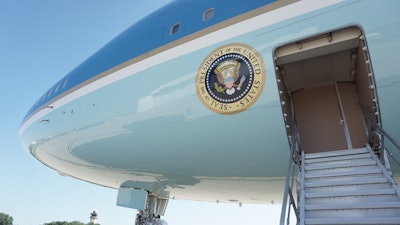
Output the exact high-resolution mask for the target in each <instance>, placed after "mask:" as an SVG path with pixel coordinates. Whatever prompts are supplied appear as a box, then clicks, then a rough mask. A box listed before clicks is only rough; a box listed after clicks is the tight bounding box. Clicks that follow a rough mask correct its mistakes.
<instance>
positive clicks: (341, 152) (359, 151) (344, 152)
mask: <svg viewBox="0 0 400 225" xmlns="http://www.w3.org/2000/svg"><path fill="white" fill-rule="evenodd" d="M367 152H368V150H367V149H366V148H358V149H352V150H337V151H328V152H317V153H307V154H306V155H305V159H306V160H308V159H315V158H326V157H335V156H346V155H357V154H362V153H367Z"/></svg>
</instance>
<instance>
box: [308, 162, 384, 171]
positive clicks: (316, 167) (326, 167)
mask: <svg viewBox="0 0 400 225" xmlns="http://www.w3.org/2000/svg"><path fill="white" fill-rule="evenodd" d="M363 166H375V168H376V162H375V161H373V160H367V161H364V160H363V161H356V162H352V163H336V164H325V165H307V166H305V170H306V172H311V171H312V170H330V169H342V168H354V167H363Z"/></svg>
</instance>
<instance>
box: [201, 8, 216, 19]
mask: <svg viewBox="0 0 400 225" xmlns="http://www.w3.org/2000/svg"><path fill="white" fill-rule="evenodd" d="M213 17H214V8H210V9H207V10H205V11H204V13H203V21H206V20H209V19H211V18H213Z"/></svg>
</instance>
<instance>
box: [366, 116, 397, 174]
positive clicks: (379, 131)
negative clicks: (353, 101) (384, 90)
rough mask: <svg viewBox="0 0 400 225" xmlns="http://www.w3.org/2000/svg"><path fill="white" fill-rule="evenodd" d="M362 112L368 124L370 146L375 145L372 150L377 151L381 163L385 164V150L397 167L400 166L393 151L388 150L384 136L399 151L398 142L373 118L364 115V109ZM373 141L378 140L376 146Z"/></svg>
mask: <svg viewBox="0 0 400 225" xmlns="http://www.w3.org/2000/svg"><path fill="white" fill-rule="evenodd" d="M362 111H363V113H364V117H365V118H366V122H367V125H368V130H367V132H368V139H369V142H370V144H371V147H376V148H375V149H374V150H375V151H378V153H379V154H378V155H379V157H380V160H381V161H382V163H383V164H384V165H385V159H384V155H385V151H386V152H387V153H388V155H389V156H390V157H391V158H392V159H393V161H394V162H395V163H396V164H397V166H398V167H400V161H399V160H398V159H396V157H395V156H394V154H393V152H392V151H390V150H389V149H388V148H387V147H386V145H385V137H386V138H387V139H388V140H389V141H390V142H391V143H392V144H393V145H394V146H395V147H396V148H397V150H398V151H400V143H399V142H398V141H396V139H394V138H393V137H392V136H391V135H390V134H389V133H388V132H387V131H386V130H385V129H383V127H382V126H381V125H380V124H378V123H377V122H376V121H375V120H374V119H372V118H371V117H370V116H368V115H366V113H365V111H364V110H362ZM376 139H377V140H376ZM374 141H378V142H379V143H375V144H377V145H378V146H374Z"/></svg>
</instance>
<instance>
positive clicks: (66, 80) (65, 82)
mask: <svg viewBox="0 0 400 225" xmlns="http://www.w3.org/2000/svg"><path fill="white" fill-rule="evenodd" d="M67 83H68V79H65V80H64V83H63V85H62V87H61V88H62V89H64V88H65V86H66V85H67Z"/></svg>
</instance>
